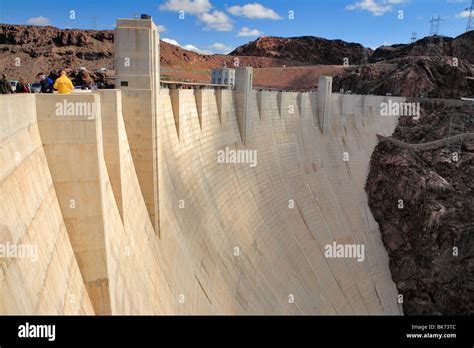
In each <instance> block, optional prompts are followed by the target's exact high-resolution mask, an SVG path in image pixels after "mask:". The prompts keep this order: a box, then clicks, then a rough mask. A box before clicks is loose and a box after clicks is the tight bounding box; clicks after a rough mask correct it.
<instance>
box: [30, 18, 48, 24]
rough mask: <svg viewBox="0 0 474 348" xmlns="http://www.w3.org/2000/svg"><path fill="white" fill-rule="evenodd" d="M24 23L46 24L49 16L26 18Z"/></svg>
mask: <svg viewBox="0 0 474 348" xmlns="http://www.w3.org/2000/svg"><path fill="white" fill-rule="evenodd" d="M26 24H31V25H48V24H49V18H46V17H43V16H39V17H32V18H28V20H27V21H26Z"/></svg>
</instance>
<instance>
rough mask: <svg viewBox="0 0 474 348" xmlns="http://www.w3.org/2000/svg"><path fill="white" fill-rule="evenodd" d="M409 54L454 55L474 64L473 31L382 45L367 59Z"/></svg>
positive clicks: (375, 59)
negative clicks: (408, 42)
mask: <svg viewBox="0 0 474 348" xmlns="http://www.w3.org/2000/svg"><path fill="white" fill-rule="evenodd" d="M409 56H410V57H415V56H431V57H456V58H458V59H461V60H464V61H466V62H467V63H469V64H474V31H469V32H467V33H464V34H462V35H459V36H458V37H456V38H451V37H446V36H427V37H425V38H423V39H420V40H418V41H416V42H413V43H411V44H398V45H392V46H382V47H379V48H377V49H376V50H375V51H374V53H373V54H372V55H371V57H370V59H369V61H370V62H371V63H376V62H380V61H388V60H392V59H395V58H403V57H409Z"/></svg>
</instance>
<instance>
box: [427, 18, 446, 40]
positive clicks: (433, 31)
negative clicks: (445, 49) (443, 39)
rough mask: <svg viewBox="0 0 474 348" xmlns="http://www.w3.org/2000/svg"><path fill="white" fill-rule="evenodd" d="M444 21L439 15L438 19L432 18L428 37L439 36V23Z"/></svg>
mask: <svg viewBox="0 0 474 348" xmlns="http://www.w3.org/2000/svg"><path fill="white" fill-rule="evenodd" d="M441 21H444V19H442V18H441V16H440V15H438V17H435V16H432V17H431V20H430V24H431V25H430V35H431V36H433V35H438V34H439V23H440V22H441Z"/></svg>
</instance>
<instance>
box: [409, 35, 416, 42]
mask: <svg viewBox="0 0 474 348" xmlns="http://www.w3.org/2000/svg"><path fill="white" fill-rule="evenodd" d="M416 35H417V34H416V32H413V33H411V39H410V40H411V42H412V43H413V42H415V41H416Z"/></svg>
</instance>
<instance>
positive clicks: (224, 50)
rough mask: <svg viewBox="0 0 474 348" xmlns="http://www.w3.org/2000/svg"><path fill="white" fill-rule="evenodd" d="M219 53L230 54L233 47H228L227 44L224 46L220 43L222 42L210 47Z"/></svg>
mask: <svg viewBox="0 0 474 348" xmlns="http://www.w3.org/2000/svg"><path fill="white" fill-rule="evenodd" d="M209 47H211V48H213V49H215V50H217V51H219V52H222V53H225V54H227V53H229V52H231V51H232V47H230V46H227V45H226V44H223V43H220V42H215V43H213V44H212V45H211V46H209Z"/></svg>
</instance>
